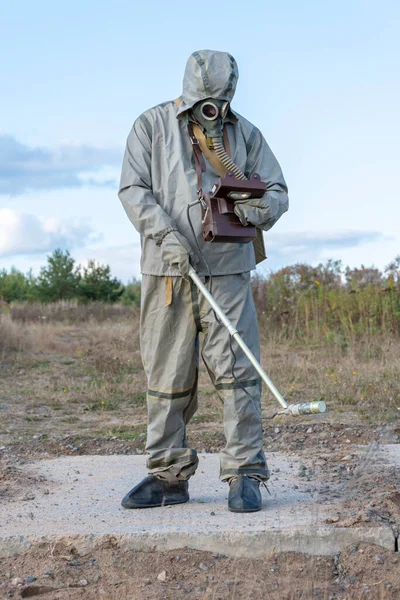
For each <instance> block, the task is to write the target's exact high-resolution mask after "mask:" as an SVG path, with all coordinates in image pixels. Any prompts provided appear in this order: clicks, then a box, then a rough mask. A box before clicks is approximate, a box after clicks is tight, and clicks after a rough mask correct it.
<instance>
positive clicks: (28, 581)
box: [25, 577, 36, 583]
mask: <svg viewBox="0 0 400 600" xmlns="http://www.w3.org/2000/svg"><path fill="white" fill-rule="evenodd" d="M34 581H36V577H27V578H26V579H25V582H26V583H33V582H34Z"/></svg>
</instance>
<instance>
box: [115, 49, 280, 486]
mask: <svg viewBox="0 0 400 600" xmlns="http://www.w3.org/2000/svg"><path fill="white" fill-rule="evenodd" d="M237 79H238V70H237V65H236V62H235V60H234V59H233V57H232V56H230V55H229V54H227V53H224V52H213V51H210V50H203V51H199V52H195V53H193V54H192V55H191V56H190V57H189V60H188V63H187V66H186V71H185V76H184V81H183V93H182V96H181V97H180V100H181V104H180V106H179V107H178V105H177V103H176V102H174V101H170V102H165V103H163V104H160V105H159V106H156V107H154V108H151V109H150V110H148V111H146V112H145V113H143V114H142V115H141V116H140V117H139V118H138V119H137V120H136V122H135V123H134V125H133V128H132V130H131V132H130V134H129V137H128V141H127V146H126V151H125V156H124V162H123V167H122V174H121V185H120V191H119V198H120V200H121V202H122V204H123V206H124V208H125V210H126V212H127V215H128V217H129V218H130V220H131V221H132V223H133V224H134V226H135V228H136V229H137V230H138V231H139V233H140V235H141V245H142V259H141V271H142V275H143V278H142V304H141V351H142V358H143V363H144V368H145V372H146V375H147V379H148V391H147V401H148V418H149V425H148V436H147V450H148V451H149V458H148V462H147V467H148V470H149V472H150V473H154V474H156V475H157V476H158V477H160V478H165V479H167V480H169V481H174V480H176V479H187V478H189V477H190V476H191V475H192V474H193V473H194V471H195V470H196V467H197V456H196V452H195V451H194V450H192V449H190V448H188V445H187V440H186V424H187V423H188V421H189V420H190V418H191V417H192V416H193V414H194V412H195V411H196V407H197V371H198V360H199V334H202V337H203V338H204V339H203V346H202V357H203V360H204V362H205V364H206V367H207V370H208V372H209V374H210V377H211V380H212V382H213V384H214V386H215V389H216V392H217V393H218V395H219V396H220V398H221V399H222V400H223V402H224V430H225V437H226V447H225V449H224V450H223V452H222V453H221V479H223V480H227V479H229V478H230V477H232V476H234V475H236V474H238V473H244V474H250V475H257V476H258V477H260V478H261V479H267V478H268V470H267V468H266V463H265V457H264V453H263V449H262V424H261V413H260V395H261V381H260V379H259V377H258V376H257V374H256V373H255V371H254V369H253V368H252V366H251V365H250V363H249V362H248V360H247V359H246V358H245V356H244V355H243V354H242V352H241V350H240V349H239V348H236V347H235V352H236V354H237V363H236V366H235V371H234V372H235V375H236V378H237V379H238V380H239V381H240V382H241V384H242V385H238V384H237V382H235V380H234V378H233V376H232V364H233V357H232V354H231V352H230V347H229V334H228V332H227V331H226V330H225V329H224V328H223V326H222V325H220V324H219V323H217V322H216V321H215V317H214V314H213V312H212V311H210V309H209V307H208V306H207V305H206V303H205V300H203V298H202V297H199V294H198V292H197V289H196V287H195V285H194V284H193V283H192V282H191V281H186V280H185V279H183V278H182V277H181V271H180V269H178V268H175V267H174V266H171V261H170V262H169V263H167V262H166V261H165V256H166V253H165V252H164V260H163V258H162V257H163V243H164V240H166V239H169V238H170V237H171V232H176V233H177V235H178V236H179V238H180V239H181V240H182V236H183V238H184V239H185V244H184V245H185V248H186V249H189V248H191V249H192V251H193V253H194V254H196V240H195V239H194V237H193V234H192V231H191V228H190V225H189V222H188V218H187V205H188V204H190V203H191V202H193V201H195V200H196V191H197V179H196V171H195V166H194V159H193V150H192V146H191V142H190V138H189V135H188V130H187V124H188V119H189V118H190V109H191V108H192V107H193V106H194V104H195V103H196V102H198V101H199V100H203V99H205V98H215V99H224V100H227V101H229V102H230V101H231V100H232V98H233V95H234V92H235V88H236V83H237ZM227 121H228V122H227V125H226V126H227V131H228V137H229V143H230V152H231V158H232V159H233V161H234V162H235V163H236V164H237V165H238V167H239V168H240V169H241V170H242V171H243V172H244V173H245V174H246V175H247V176H251V175H252V174H253V173H259V175H260V176H261V179H262V181H264V182H265V183H266V184H267V192H266V194H265V195H264V197H263V199H262V203H260V205H257V206H256V207H254V206H252V205H251V204H249V205H248V207H246V203H243V204H242V205H241V208H240V214H239V213H238V214H239V216H240V217H241V219H242V221H243V222H246V219H247V220H248V221H249V222H252V223H253V224H254V225H257V226H259V227H261V228H262V229H264V230H268V229H270V228H271V227H272V226H273V225H274V223H276V221H277V220H278V219H279V218H280V216H281V215H282V214H283V213H284V212H285V211H286V210H287V208H288V197H287V187H286V184H285V180H284V178H283V175H282V172H281V169H280V167H279V164H278V162H277V160H276V159H275V157H274V155H273V154H272V152H271V150H270V148H269V147H268V145H267V143H266V142H265V140H264V138H263V136H262V134H261V133H260V131H259V130H258V129H257V128H256V127H255V126H254V125H252V124H251V123H250V122H249V121H247V120H246V119H244V118H243V117H241V116H240V115H238V114H237V113H234V112H233V111H232V110H230V111H229V113H228V118H227ZM206 167H207V168H206V172H205V173H204V174H203V189H204V190H205V191H209V190H211V188H212V186H213V184H214V183H216V182H217V181H218V178H219V176H218V174H217V173H216V172H215V171H214V169H213V168H212V166H211V165H210V164H209V163H208V162H207V164H206ZM190 215H191V219H192V222H193V226H194V229H195V233H196V237H197V243H198V244H199V245H200V248H201V251H202V254H203V256H204V258H205V259H206V261H207V262H208V265H209V267H210V269H211V272H212V274H213V275H214V276H215V278H214V279H213V295H214V297H215V299H216V301H217V302H218V303H219V305H220V306H221V308H222V310H223V311H224V312H225V313H226V314H227V315H228V317H229V319H230V320H231V321H232V323H233V324H234V325H235V326H236V327H237V329H238V330H239V332H240V334H241V336H242V337H243V338H244V340H245V341H246V343H247V345H248V346H249V347H250V349H251V350H252V352H253V353H254V354H255V356H256V357H259V354H260V344H259V335H258V325H257V319H256V313H255V309H254V304H253V298H252V294H251V287H250V271H251V270H252V269H254V268H255V256H254V249H253V245H252V244H233V243H214V244H209V243H206V242H204V241H203V236H202V223H201V209H200V207H199V206H196V207H194V208H193V209H191V213H190ZM186 242H187V243H186ZM184 252H185V251H184ZM197 257H198V259H199V262H198V263H197V264H195V262H194V261H192V264H194V265H195V267H196V270H197V272H198V273H199V275H201V276H203V277H204V276H206V275H207V268H206V264H205V262H204V260H203V258H202V256H201V255H200V253H198V252H197ZM181 262H182V256H180V257H179V259H178V260H177V264H178V263H179V264H180V263H181ZM167 276H172V278H171V277H167ZM171 281H172V283H171ZM243 387H244V388H245V389H246V390H247V392H248V394H246V393H245V391H244V390H243Z"/></svg>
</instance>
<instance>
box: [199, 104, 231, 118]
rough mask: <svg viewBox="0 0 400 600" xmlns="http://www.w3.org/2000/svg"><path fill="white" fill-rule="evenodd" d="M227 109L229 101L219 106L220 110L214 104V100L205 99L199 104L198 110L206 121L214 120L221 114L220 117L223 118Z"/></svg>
mask: <svg viewBox="0 0 400 600" xmlns="http://www.w3.org/2000/svg"><path fill="white" fill-rule="evenodd" d="M228 110H229V102H224V103H223V105H222V106H221V110H219V108H218V106H217V105H216V104H214V102H210V101H209V100H207V102H204V103H203V104H202V105H201V109H200V112H201V116H202V117H204V119H207V121H215V119H217V118H218V116H219V115H220V116H221V119H223V120H224V119H225V117H226V115H227V114H228Z"/></svg>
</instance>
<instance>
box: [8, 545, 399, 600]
mask: <svg viewBox="0 0 400 600" xmlns="http://www.w3.org/2000/svg"><path fill="white" fill-rule="evenodd" d="M39 596H43V598H46V599H48V600H74V599H75V598H76V599H78V598H84V599H85V600H89V599H90V600H95V599H98V598H104V599H107V600H112V599H115V600H117V599H118V600H125V599H126V600H164V599H168V600H175V599H176V600H179V599H183V598H185V599H186V598H194V599H199V600H200V599H202V600H221V599H225V598H229V599H232V600H233V599H239V598H240V599H242V600H245V599H246V600H247V599H249V600H258V599H259V600H265V599H267V598H268V600H286V599H287V600H292V599H293V600H294V599H303V600H309V599H311V598H320V599H321V600H328V599H331V600H345V599H346V600H347V599H349V600H350V599H356V598H357V599H367V598H368V599H376V600H378V599H379V600H381V599H388V600H389V599H390V600H395V599H397V598H399V597H400V555H399V554H395V553H393V552H390V551H388V550H385V549H383V548H381V547H380V546H375V545H373V544H364V543H362V544H359V545H357V546H352V547H349V548H346V549H345V550H344V551H343V552H341V553H340V554H337V555H335V556H334V557H327V556H310V555H308V554H296V553H294V552H287V553H281V554H271V555H270V556H268V557H266V558H263V559H250V558H246V559H244V558H241V559H233V558H228V557H226V556H224V555H221V554H211V553H208V552H200V551H196V550H187V549H186V550H179V551H177V550H174V551H169V552H153V553H142V552H127V551H125V552H122V551H121V550H120V549H118V547H117V546H114V547H113V546H112V545H111V544H109V546H108V547H107V546H105V547H101V548H99V549H98V550H97V551H96V552H93V553H90V554H87V555H85V556H79V554H77V552H76V550H74V548H70V547H68V548H67V547H63V546H61V545H58V546H56V547H51V548H49V546H48V545H42V546H39V547H35V548H34V549H32V550H29V551H28V552H27V553H25V554H24V555H19V556H17V557H15V558H12V559H8V560H3V561H2V562H1V563H0V597H1V598H34V597H39Z"/></svg>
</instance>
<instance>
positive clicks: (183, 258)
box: [161, 231, 199, 280]
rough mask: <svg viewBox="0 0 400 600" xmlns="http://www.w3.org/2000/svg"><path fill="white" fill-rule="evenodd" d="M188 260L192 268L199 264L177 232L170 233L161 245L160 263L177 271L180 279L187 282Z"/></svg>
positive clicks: (187, 244)
mask: <svg viewBox="0 0 400 600" xmlns="http://www.w3.org/2000/svg"><path fill="white" fill-rule="evenodd" d="M189 258H190V259H191V262H192V265H193V266H196V265H197V263H198V262H199V259H198V258H197V256H196V255H195V254H194V252H193V250H192V248H191V247H190V244H189V242H188V241H187V239H186V238H185V237H184V236H183V235H181V234H180V233H179V231H170V232H169V233H168V234H167V235H166V236H165V237H164V239H163V241H162V243H161V259H162V261H163V262H164V263H165V264H167V265H168V266H170V267H172V268H173V269H178V271H179V272H180V273H181V275H182V277H183V278H184V279H186V280H189V275H188V273H189V264H190V263H189Z"/></svg>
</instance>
